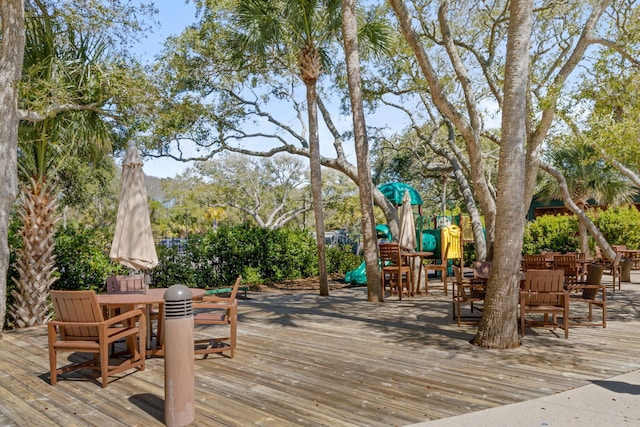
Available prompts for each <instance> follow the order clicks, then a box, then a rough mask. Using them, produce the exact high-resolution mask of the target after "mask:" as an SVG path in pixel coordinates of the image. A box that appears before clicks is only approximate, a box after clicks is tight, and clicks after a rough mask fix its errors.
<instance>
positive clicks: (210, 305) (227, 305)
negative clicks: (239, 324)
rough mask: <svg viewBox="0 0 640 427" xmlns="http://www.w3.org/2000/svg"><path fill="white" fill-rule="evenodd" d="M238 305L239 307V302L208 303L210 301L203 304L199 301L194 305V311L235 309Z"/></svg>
mask: <svg viewBox="0 0 640 427" xmlns="http://www.w3.org/2000/svg"><path fill="white" fill-rule="evenodd" d="M237 305H238V301H233V302H230V303H225V304H221V303H215V302H208V301H202V302H200V301H198V302H194V303H193V308H194V310H195V309H227V308H231V307H235V306H237Z"/></svg>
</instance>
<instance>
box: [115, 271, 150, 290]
mask: <svg viewBox="0 0 640 427" xmlns="http://www.w3.org/2000/svg"><path fill="white" fill-rule="evenodd" d="M145 289H146V282H145V277H144V274H134V275H130V276H109V277H107V293H108V294H113V293H127V292H141V291H144V290H145Z"/></svg>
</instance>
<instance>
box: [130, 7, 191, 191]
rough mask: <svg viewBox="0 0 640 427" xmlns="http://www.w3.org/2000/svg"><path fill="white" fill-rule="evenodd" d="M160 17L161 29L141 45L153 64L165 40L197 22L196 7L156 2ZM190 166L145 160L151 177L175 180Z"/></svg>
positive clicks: (140, 50) (150, 159)
mask: <svg viewBox="0 0 640 427" xmlns="http://www.w3.org/2000/svg"><path fill="white" fill-rule="evenodd" d="M154 3H155V6H156V8H157V9H158V15H157V16H156V20H158V21H160V27H157V28H155V29H154V32H153V34H150V35H149V36H148V37H147V38H146V39H145V40H142V42H141V43H140V44H139V46H138V49H139V54H140V57H141V58H142V60H143V61H145V62H152V61H153V58H154V56H155V55H156V54H158V53H160V51H161V50H162V46H163V43H164V41H165V39H166V38H167V37H169V36H173V35H178V34H180V33H181V32H182V30H183V29H184V28H186V27H187V26H188V25H189V24H191V23H192V22H193V21H194V20H195V10H196V9H195V6H194V5H193V3H192V2H189V3H186V4H185V2H184V0H155V1H154ZM189 166H190V165H189V164H187V163H182V162H177V161H175V160H172V159H167V158H161V159H152V158H146V159H144V166H143V170H144V173H145V174H147V175H149V176H155V177H158V178H173V177H175V176H176V175H179V174H181V173H182V172H184V170H185V169H187V168H188V167H189Z"/></svg>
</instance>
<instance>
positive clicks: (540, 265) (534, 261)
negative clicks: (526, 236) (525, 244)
mask: <svg viewBox="0 0 640 427" xmlns="http://www.w3.org/2000/svg"><path fill="white" fill-rule="evenodd" d="M522 267H523V268H522V269H523V271H527V270H545V269H546V268H547V259H546V257H545V255H542V254H525V255H523V256H522Z"/></svg>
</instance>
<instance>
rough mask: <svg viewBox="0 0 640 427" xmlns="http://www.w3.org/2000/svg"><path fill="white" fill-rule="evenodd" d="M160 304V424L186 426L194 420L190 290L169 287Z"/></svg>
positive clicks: (178, 286)
mask: <svg viewBox="0 0 640 427" xmlns="http://www.w3.org/2000/svg"><path fill="white" fill-rule="evenodd" d="M164 301H165V302H164V423H165V425H167V426H169V427H178V426H186V425H189V424H191V423H192V422H193V421H194V420H195V418H196V409H195V404H194V389H195V384H194V383H195V380H194V373H193V367H194V352H193V303H192V298H191V290H190V289H189V288H187V287H186V286H184V285H173V286H171V287H170V288H169V289H167V291H166V292H165V293H164Z"/></svg>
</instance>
